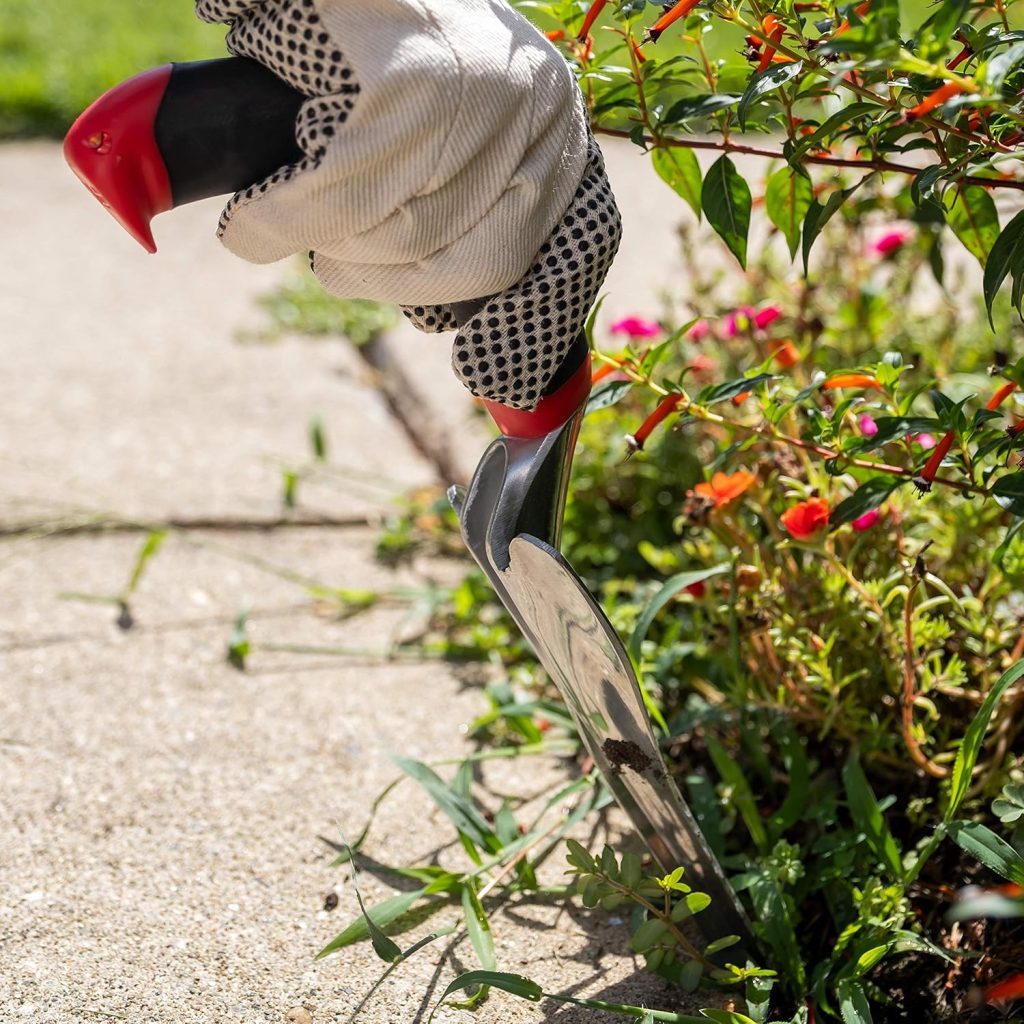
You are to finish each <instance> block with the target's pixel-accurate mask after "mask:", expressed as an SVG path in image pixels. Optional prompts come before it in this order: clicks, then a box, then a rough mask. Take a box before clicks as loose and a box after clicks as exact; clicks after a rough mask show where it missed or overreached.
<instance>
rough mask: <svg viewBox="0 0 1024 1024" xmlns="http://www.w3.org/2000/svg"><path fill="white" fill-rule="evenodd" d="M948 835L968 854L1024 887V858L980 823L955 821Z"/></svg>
mask: <svg viewBox="0 0 1024 1024" xmlns="http://www.w3.org/2000/svg"><path fill="white" fill-rule="evenodd" d="M946 831H947V832H948V834H949V838H950V839H952V840H953V842H954V843H956V844H957V846H959V847H960V849H961V850H963V851H964V852H965V853H969V854H970V855H971V856H972V857H976V858H977V859H978V860H979V861H981V863H982V864H984V865H985V867H987V868H991V869H992V870H993V871H995V872H996V874H999V875H1002V876H1003V878H1006V879H1008V880H1009V881H1011V882H1015V883H1016V884H1017V885H1024V857H1021V855H1020V854H1019V853H1018V852H1017V851H1016V850H1015V849H1014V848H1013V847H1012V846H1011V845H1010V844H1009V843H1008V842H1006V840H1005V839H1001V838H1000V837H999V836H997V835H996V834H995V832H993V831H992V829H990V828H988V827H986V826H985V825H982V824H981V822H978V821H952V822H950V823H949V825H948V826H947V829H946Z"/></svg>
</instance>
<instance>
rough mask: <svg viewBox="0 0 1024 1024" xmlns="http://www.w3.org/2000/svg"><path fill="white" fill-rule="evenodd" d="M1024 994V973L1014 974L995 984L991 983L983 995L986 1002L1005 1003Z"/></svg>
mask: <svg viewBox="0 0 1024 1024" xmlns="http://www.w3.org/2000/svg"><path fill="white" fill-rule="evenodd" d="M1021 996H1024V974H1012V975H1011V976H1010V977H1009V978H1004V979H1003V980H1002V981H1000V982H997V983H996V984H995V985H989V987H988V988H987V989H985V994H984V996H983V997H982V998H983V999H984V1000H985V1002H986V1003H1005V1002H1009V1001H1010V1000H1011V999H1020V997H1021Z"/></svg>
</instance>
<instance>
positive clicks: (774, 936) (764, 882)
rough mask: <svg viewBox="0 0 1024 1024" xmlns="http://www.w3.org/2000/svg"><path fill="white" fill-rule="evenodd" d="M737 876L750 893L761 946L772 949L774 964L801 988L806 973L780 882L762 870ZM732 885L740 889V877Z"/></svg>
mask: <svg viewBox="0 0 1024 1024" xmlns="http://www.w3.org/2000/svg"><path fill="white" fill-rule="evenodd" d="M740 878H743V879H745V881H746V887H747V889H748V891H749V892H750V899H751V902H752V903H753V905H754V914H755V917H756V920H757V932H758V937H759V938H760V939H761V940H762V943H763V945H764V948H765V949H770V950H771V951H772V959H773V961H774V962H776V966H778V967H780V968H781V969H782V970H783V971H784V973H785V974H786V975H788V976H789V978H790V979H791V983H792V984H793V985H794V987H795V988H797V989H803V987H804V980H805V976H806V972H805V970H804V962H803V957H802V955H801V953H800V943H799V942H798V941H797V937H796V928H795V927H794V922H793V916H792V915H793V911H792V909H791V904H790V902H788V901H787V900H786V899H784V898H783V895H782V892H781V890H780V888H779V883H778V882H777V881H776V880H775V879H774V878H772V877H771V876H770V875H769V874H768V873H767V872H766V871H764V870H763V869H761V870H756V871H752V872H751V873H750V874H748V875H745V876H740ZM734 884H735V885H736V887H737V888H740V886H739V879H735V880H734Z"/></svg>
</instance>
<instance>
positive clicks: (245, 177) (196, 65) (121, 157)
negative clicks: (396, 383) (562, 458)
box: [64, 57, 590, 438]
mask: <svg viewBox="0 0 1024 1024" xmlns="http://www.w3.org/2000/svg"><path fill="white" fill-rule="evenodd" d="M304 100H305V97H303V96H302V94H301V93H299V92H297V91H295V90H294V89H292V88H291V86H289V85H288V84H287V83H285V82H284V81H282V80H281V79H279V78H278V77H277V76H276V75H275V74H274V73H273V72H271V71H269V70H268V69H267V68H265V67H263V65H261V64H259V63H257V62H256V61H252V60H246V59H244V58H239V57H227V58H223V59H221V60H211V61H196V62H193V63H186V64H167V65H165V66H163V67H159V68H154V69H152V70H151V71H146V72H144V73H142V74H141V75H136V76H135V77H134V78H130V79H128V81H126V82H123V83H122V84H121V85H119V86H116V87H115V88H113V89H111V90H110V91H109V92H107V93H105V94H104V95H103V96H101V97H100V98H99V99H98V100H96V101H95V102H94V103H93V104H92V105H91V106H90V107H89V108H88V109H87V110H86V111H85V112H84V113H83V114H82V115H81V116H80V117H79V118H78V120H76V121H75V123H74V125H72V127H71V130H70V131H69V132H68V134H67V137H66V139H65V140H64V155H65V158H66V159H67V161H68V163H69V164H70V165H71V168H72V170H74V172H75V173H76V174H77V175H78V177H79V178H81V180H82V181H83V182H84V184H85V185H86V187H87V188H88V189H89V190H90V191H91V192H92V193H93V195H95V196H96V198H97V199H99V201H100V202H101V203H102V204H103V205H104V206H105V207H106V208H107V209H108V210H109V211H110V212H111V213H112V214H113V216H114V217H115V218H116V219H117V221H118V222H119V223H120V224H121V225H122V227H124V228H125V229H126V230H127V231H128V233H129V234H130V235H131V236H132V237H133V238H135V239H136V240H137V241H138V242H140V243H141V244H142V245H143V246H144V247H145V248H146V249H147V250H148V251H149V252H151V253H153V252H156V243H155V242H154V240H153V233H152V228H151V226H150V224H151V221H152V220H153V218H154V217H155V216H156V215H157V214H160V213H164V212H166V211H168V210H171V209H173V208H174V207H176V206H181V205H183V204H185V203H189V202H193V201H195V200H197V199H205V198H208V197H210V196H216V195H223V194H226V193H232V192H237V191H239V190H240V189H244V188H247V187H248V186H249V185H252V184H253V183H254V182H257V181H260V180H262V179H263V178H265V177H267V176H269V175H270V174H272V173H273V172H274V171H276V170H278V169H279V168H280V167H283V166H285V165H287V164H294V163H297V162H298V161H299V160H301V159H302V155H303V154H302V152H301V150H300V149H299V146H298V144H297V142H296V140H295V120H296V117H297V115H298V113H299V109H300V107H301V106H302V103H303V102H304ZM589 392H590V357H589V353H588V352H587V347H586V343H585V341H583V340H582V339H580V340H579V341H577V343H576V344H575V345H573V346H572V347H571V348H570V350H569V354H568V356H567V358H566V361H565V364H564V365H563V366H562V367H561V368H559V370H558V371H557V372H556V374H555V376H554V378H553V382H552V386H551V388H550V393H549V394H547V395H545V396H544V397H543V398H542V399H541V401H540V404H539V405H538V406H537V408H536V409H534V410H532V411H530V412H523V411H521V410H517V409H511V408H508V407H507V406H503V405H499V404H498V403H497V402H487V403H486V406H487V411H488V412H489V413H490V415H491V418H492V419H493V420H494V422H495V423H496V424H497V425H498V428H499V429H500V430H501V431H502V433H504V434H506V435H507V436H510V437H523V438H532V437H541V436H543V435H544V434H547V433H549V432H550V431H552V430H555V429H557V428H558V427H560V426H561V425H562V424H563V423H565V422H566V421H567V420H568V419H569V418H570V417H571V416H572V414H573V413H574V412H575V411H576V410H577V409H578V408H579V407H580V406H581V405H582V404H583V403H584V402H585V401H586V399H587V395H588V394H589Z"/></svg>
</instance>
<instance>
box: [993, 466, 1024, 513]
mask: <svg viewBox="0 0 1024 1024" xmlns="http://www.w3.org/2000/svg"><path fill="white" fill-rule="evenodd" d="M992 495H993V497H994V498H995V499H996V503H997V504H998V505H999V506H1000V508H1005V509H1006V511H1007V512H1012V513H1013V514H1014V515H1015V516H1024V473H1020V472H1017V473H1007V474H1006V475H1005V476H1001V477H1000V478H999V479H998V480H997V481H996V482H995V483H994V484H993V485H992Z"/></svg>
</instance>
